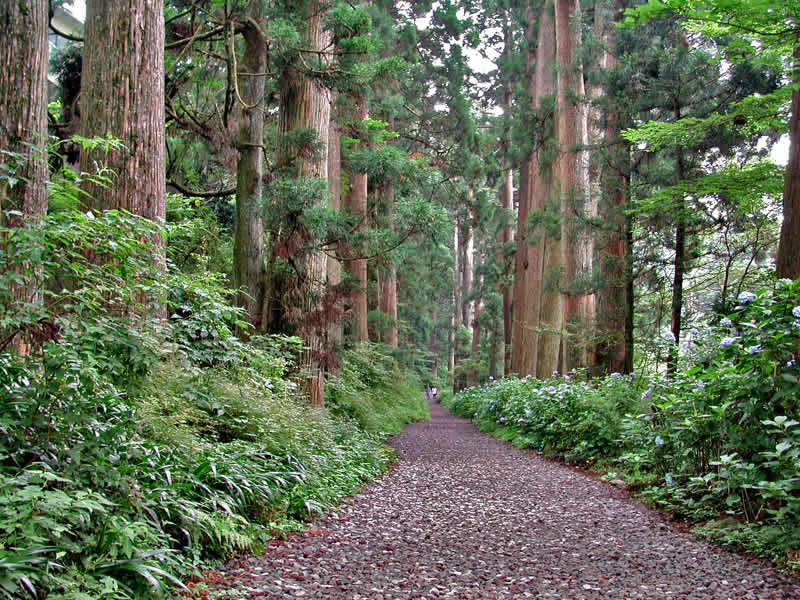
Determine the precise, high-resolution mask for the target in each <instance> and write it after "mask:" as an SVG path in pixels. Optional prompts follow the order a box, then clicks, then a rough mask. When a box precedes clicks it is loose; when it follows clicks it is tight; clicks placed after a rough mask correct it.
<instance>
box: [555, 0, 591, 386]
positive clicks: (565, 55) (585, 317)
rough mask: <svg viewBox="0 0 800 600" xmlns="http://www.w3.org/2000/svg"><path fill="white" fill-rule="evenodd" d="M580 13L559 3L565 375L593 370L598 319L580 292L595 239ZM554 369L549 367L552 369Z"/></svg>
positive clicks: (574, 5) (569, 3) (570, 2)
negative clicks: (586, 161)
mask: <svg viewBox="0 0 800 600" xmlns="http://www.w3.org/2000/svg"><path fill="white" fill-rule="evenodd" d="M579 14H580V4H579V3H578V2H577V0H556V9H555V23H556V54H557V64H558V75H557V81H558V84H557V94H556V138H557V142H558V148H559V150H558V151H559V156H558V168H557V177H558V180H559V194H560V204H561V252H562V257H563V261H564V263H563V278H562V280H561V284H560V286H561V290H562V292H564V294H565V297H564V299H563V303H564V304H563V306H564V316H563V327H562V329H564V330H565V331H564V333H565V334H566V335H565V336H562V339H561V360H560V368H561V370H564V371H568V370H570V369H573V368H577V367H584V366H587V365H588V345H587V344H584V343H583V341H584V340H585V338H586V329H587V327H588V325H589V321H590V319H591V317H592V302H591V296H590V295H587V294H586V293H585V292H584V291H583V290H582V289H580V284H579V280H580V278H581V276H582V275H584V274H586V273H587V271H588V269H587V266H589V265H590V264H591V253H592V252H591V240H590V238H589V236H588V235H587V230H586V226H585V224H584V223H583V222H582V218H581V215H583V214H584V213H585V209H586V206H585V199H586V196H585V194H586V190H585V184H586V177H585V165H582V164H581V160H580V159H581V154H582V153H581V152H579V151H578V150H577V148H578V147H579V146H580V145H581V144H583V143H584V141H585V140H584V136H585V131H586V126H585V115H586V113H585V111H583V110H581V109H580V107H579V106H578V104H577V102H578V100H576V99H580V98H582V96H583V92H584V89H583V75H582V73H581V70H580V66H579V64H580V61H579V60H577V58H576V53H577V51H578V49H579V47H580V29H579V28H578V27H576V26H575V25H574V21H575V17H576V16H577V15H579ZM548 370H550V369H549V367H548Z"/></svg>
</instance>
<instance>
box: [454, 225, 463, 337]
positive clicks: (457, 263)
mask: <svg viewBox="0 0 800 600" xmlns="http://www.w3.org/2000/svg"><path fill="white" fill-rule="evenodd" d="M459 231H460V227H459V224H458V221H456V224H455V228H454V230H453V271H454V274H455V281H454V282H453V289H454V290H455V295H454V298H453V306H454V307H455V309H454V312H455V320H454V327H455V328H456V329H458V328H459V327H461V325H462V323H463V321H462V318H463V314H464V313H463V309H462V304H463V299H462V297H461V262H462V261H461V244H460V239H461V235H460V234H459Z"/></svg>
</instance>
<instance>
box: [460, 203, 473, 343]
mask: <svg viewBox="0 0 800 600" xmlns="http://www.w3.org/2000/svg"><path fill="white" fill-rule="evenodd" d="M470 201H472V188H470ZM473 221H474V217H473V214H472V210H470V217H469V220H468V222H467V226H466V227H465V228H464V229H462V231H463V234H464V239H463V240H462V241H463V244H462V250H463V255H462V257H461V260H462V262H461V265H462V279H461V298H462V304H461V309H462V311H463V313H462V315H461V319H462V322H463V323H464V325H465V326H466V327H468V328H470V329H471V328H472V320H473V316H474V314H475V308H474V307H475V301H474V300H473V299H472V298H471V296H472V279H473V276H474V270H475V228H474V227H473Z"/></svg>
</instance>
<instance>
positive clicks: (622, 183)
mask: <svg viewBox="0 0 800 600" xmlns="http://www.w3.org/2000/svg"><path fill="white" fill-rule="evenodd" d="M601 14H602V13H598V16H597V17H596V24H597V27H596V29H597V33H598V37H599V38H600V39H601V40H603V46H604V47H605V51H604V52H603V57H602V64H601V67H602V68H603V69H604V70H606V71H608V70H610V69H613V68H614V67H615V66H616V64H617V59H616V56H615V50H616V36H615V29H614V26H613V23H609V22H608V21H607V20H605V19H604V18H602V17H601V16H600V15H601ZM595 119H596V121H595V122H599V121H600V115H599V114H598V115H596V116H595ZM619 121H620V117H619V112H618V111H616V110H615V109H613V108H611V109H608V110H607V111H606V114H605V122H606V125H605V129H604V130H603V131H602V140H603V146H604V151H603V152H602V153H601V157H602V163H601V164H600V165H599V171H600V187H601V189H600V202H601V208H600V213H601V214H602V215H604V218H603V221H604V222H603V225H602V226H601V229H600V232H599V236H598V243H597V269H598V272H599V278H598V279H599V281H600V284H599V286H598V289H597V329H598V333H599V335H600V341H599V343H598V345H597V348H596V360H597V366H598V369H599V370H600V371H602V372H605V373H614V372H617V373H628V372H630V371H631V369H632V364H633V357H632V355H631V354H632V347H629V344H628V343H627V341H628V340H627V335H628V329H629V327H630V328H631V329H632V314H630V315H629V312H630V308H631V306H632V298H628V294H629V291H630V292H631V293H632V281H629V278H630V269H631V265H630V264H629V262H628V261H629V259H630V250H631V249H630V248H629V246H628V239H629V236H630V231H629V227H630V218H629V217H628V216H627V215H626V214H625V207H626V206H627V203H628V190H629V175H628V173H629V170H630V166H629V163H630V145H629V143H628V142H626V141H625V140H623V139H622V137H621V136H620V130H621V125H620V122H619ZM629 319H631V323H630V324H629V323H628V320H629Z"/></svg>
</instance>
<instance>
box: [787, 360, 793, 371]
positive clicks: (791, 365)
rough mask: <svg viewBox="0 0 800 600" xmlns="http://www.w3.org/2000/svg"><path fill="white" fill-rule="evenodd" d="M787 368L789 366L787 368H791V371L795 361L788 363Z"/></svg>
mask: <svg viewBox="0 0 800 600" xmlns="http://www.w3.org/2000/svg"><path fill="white" fill-rule="evenodd" d="M786 366H787V367H789V368H790V369H791V368H792V367H793V366H794V359H792V360H790V361H789V362H787V363H786Z"/></svg>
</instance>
